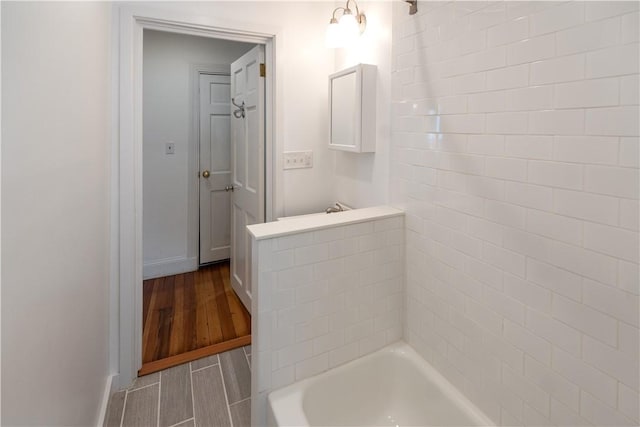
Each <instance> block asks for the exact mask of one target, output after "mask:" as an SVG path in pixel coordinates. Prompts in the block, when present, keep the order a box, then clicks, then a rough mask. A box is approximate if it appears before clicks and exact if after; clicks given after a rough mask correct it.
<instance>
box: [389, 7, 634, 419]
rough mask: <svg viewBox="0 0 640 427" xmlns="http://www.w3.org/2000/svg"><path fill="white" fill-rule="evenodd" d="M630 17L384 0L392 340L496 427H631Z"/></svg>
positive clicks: (613, 10)
mask: <svg viewBox="0 0 640 427" xmlns="http://www.w3.org/2000/svg"><path fill="white" fill-rule="evenodd" d="M639 5H640V3H638V2H635V1H623V2H615V1H590V2H577V1H574V2H542V1H531V2H458V1H455V2H444V1H443V2H435V1H434V2H432V1H426V2H422V3H419V9H420V10H419V12H418V14H417V15H415V16H409V15H408V14H407V11H406V6H405V5H403V4H402V3H401V2H397V3H395V4H394V20H393V52H392V56H393V64H394V65H393V77H392V99H393V108H392V132H393V137H392V145H393V149H392V159H391V162H392V169H391V177H392V181H391V188H392V189H393V191H392V192H391V194H392V202H393V204H394V205H395V206H397V207H400V208H402V209H405V210H406V222H407V230H406V233H407V234H406V262H407V270H406V280H407V283H406V307H407V313H406V319H405V321H406V325H405V335H404V336H405V339H406V340H407V341H408V342H409V343H410V344H412V345H413V346H414V347H415V348H416V349H417V350H418V351H419V352H420V353H421V354H422V355H423V356H424V357H425V359H427V360H428V361H429V362H431V363H432V364H433V365H434V366H435V367H436V368H437V369H439V370H440V372H441V373H442V374H443V375H445V376H446V377H447V378H448V379H449V380H450V381H451V382H452V383H453V384H454V385H456V386H457V387H458V388H459V389H460V390H461V391H462V392H463V393H465V394H466V395H467V397H469V398H470V399H471V400H472V401H474V402H475V403H476V404H477V405H478V406H479V407H480V408H482V409H483V410H484V411H485V412H486V413H487V415H488V416H490V417H492V418H493V419H494V421H495V422H496V423H498V424H500V425H563V426H569V425H599V426H602V425H608V426H612V425H638V424H639V423H640V417H639V415H638V401H639V397H638V392H639V384H638V378H639V376H640V373H639V368H638V343H639V332H638V323H639V322H638V317H639V313H638V294H640V290H639V274H638V271H639V267H638V257H639V254H638V245H639V241H638V193H639V191H640V190H639V187H638V184H639V179H640V178H639V174H638V164H639V150H638V146H639V141H638V134H639V122H640V118H639V111H638V97H639V96H638V95H639V93H638V91H639V89H638V82H639V81H640V80H639V75H638V71H639V70H638V69H639V63H640V60H639V55H638V53H639V52H640V46H639V44H638V40H639V36H638V35H639V33H640V29H639V26H638V25H639V24H638V16H639V12H638V9H639Z"/></svg>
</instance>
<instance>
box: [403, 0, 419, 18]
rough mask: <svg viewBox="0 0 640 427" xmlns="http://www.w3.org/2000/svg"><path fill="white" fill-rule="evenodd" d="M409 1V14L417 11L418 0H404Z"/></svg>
mask: <svg viewBox="0 0 640 427" xmlns="http://www.w3.org/2000/svg"><path fill="white" fill-rule="evenodd" d="M404 1H406V2H407V3H409V15H415V14H416V13H417V12H418V0H404Z"/></svg>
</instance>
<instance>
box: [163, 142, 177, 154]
mask: <svg viewBox="0 0 640 427" xmlns="http://www.w3.org/2000/svg"><path fill="white" fill-rule="evenodd" d="M164 153H165V154H175V153H176V144H174V143H173V142H167V145H166V146H165V150H164Z"/></svg>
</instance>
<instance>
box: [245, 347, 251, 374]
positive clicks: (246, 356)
mask: <svg viewBox="0 0 640 427" xmlns="http://www.w3.org/2000/svg"><path fill="white" fill-rule="evenodd" d="M244 360H246V361H247V365H249V372H251V362H249V355H248V354H247V352H246V351H244Z"/></svg>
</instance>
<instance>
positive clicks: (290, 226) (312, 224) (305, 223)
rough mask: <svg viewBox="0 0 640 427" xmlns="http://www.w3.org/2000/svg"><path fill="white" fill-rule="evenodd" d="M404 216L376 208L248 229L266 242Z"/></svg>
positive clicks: (388, 207)
mask: <svg viewBox="0 0 640 427" xmlns="http://www.w3.org/2000/svg"><path fill="white" fill-rule="evenodd" d="M403 215H404V212H403V211H402V210H400V209H396V208H392V207H391V206H374V207H371V208H362V209H352V210H348V211H343V212H336V213H331V214H325V215H300V217H296V218H291V219H288V220H286V221H274V222H266V223H263V224H254V225H249V226H247V229H248V230H249V233H251V236H253V237H254V238H255V239H256V240H265V239H272V238H275V237H281V236H287V235H290V234H297V233H303V232H307V231H316V230H322V229H325V228H332V227H337V226H340V225H348V224H356V223H359V222H367V221H373V220H378V219H384V218H391V217H396V216H403Z"/></svg>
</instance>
